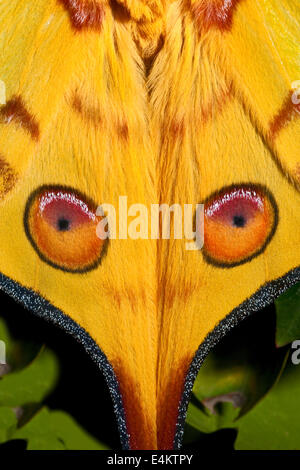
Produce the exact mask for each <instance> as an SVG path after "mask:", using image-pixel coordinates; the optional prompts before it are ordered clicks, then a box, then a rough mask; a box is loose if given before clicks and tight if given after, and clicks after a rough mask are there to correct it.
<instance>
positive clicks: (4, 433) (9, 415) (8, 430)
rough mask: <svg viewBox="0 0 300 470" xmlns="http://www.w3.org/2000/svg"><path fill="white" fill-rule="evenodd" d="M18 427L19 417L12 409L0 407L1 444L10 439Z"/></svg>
mask: <svg viewBox="0 0 300 470" xmlns="http://www.w3.org/2000/svg"><path fill="white" fill-rule="evenodd" d="M16 427H17V417H16V414H15V413H14V411H13V410H12V408H8V407H4V406H1V407H0V444H2V443H3V442H6V441H7V440H8V439H10V437H11V435H12V434H13V432H14V431H15V429H16Z"/></svg>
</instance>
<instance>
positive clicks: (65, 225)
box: [57, 217, 70, 232]
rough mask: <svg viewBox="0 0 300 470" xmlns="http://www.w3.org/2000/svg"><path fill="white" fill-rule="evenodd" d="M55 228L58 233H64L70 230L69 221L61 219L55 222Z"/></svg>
mask: <svg viewBox="0 0 300 470" xmlns="http://www.w3.org/2000/svg"><path fill="white" fill-rule="evenodd" d="M57 228H58V230H59V231H60V232H65V231H67V230H69V228H70V221H69V220H67V219H65V218H64V217H61V218H60V219H58V221H57Z"/></svg>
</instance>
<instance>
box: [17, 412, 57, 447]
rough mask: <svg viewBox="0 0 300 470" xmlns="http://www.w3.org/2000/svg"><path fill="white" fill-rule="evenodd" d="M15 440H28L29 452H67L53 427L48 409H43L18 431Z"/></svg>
mask: <svg viewBox="0 0 300 470" xmlns="http://www.w3.org/2000/svg"><path fill="white" fill-rule="evenodd" d="M13 438H14V439H24V440H26V441H27V449H28V450H65V446H64V444H63V443H62V442H61V441H60V439H59V437H58V436H57V435H56V433H55V430H54V429H53V427H52V423H51V419H50V413H49V410H48V409H47V408H43V409H42V410H41V411H40V412H39V413H37V414H36V415H35V416H34V417H33V418H32V419H31V420H30V421H29V422H28V423H27V424H26V425H25V426H23V427H22V428H20V429H18V430H17V431H16V432H15V434H14V435H13Z"/></svg>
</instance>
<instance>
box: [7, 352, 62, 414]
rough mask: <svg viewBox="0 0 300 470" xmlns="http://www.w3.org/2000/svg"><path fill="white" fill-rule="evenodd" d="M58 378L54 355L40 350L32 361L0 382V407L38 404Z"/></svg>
mask: <svg viewBox="0 0 300 470" xmlns="http://www.w3.org/2000/svg"><path fill="white" fill-rule="evenodd" d="M57 377H58V362H57V359H56V357H55V355H54V354H53V353H52V352H51V351H50V350H49V349H46V348H42V349H41V351H40V352H39V354H38V355H37V356H36V358H35V359H34V361H33V362H32V363H31V364H29V365H28V366H27V367H25V368H24V369H22V370H19V371H14V372H12V373H10V374H7V375H5V376H4V377H3V378H2V379H1V380H0V406H12V407H17V406H22V405H25V404H28V403H40V402H41V401H42V400H43V399H44V398H45V397H46V396H47V395H48V394H49V393H50V392H51V391H52V390H53V388H54V386H55V384H56V380H57Z"/></svg>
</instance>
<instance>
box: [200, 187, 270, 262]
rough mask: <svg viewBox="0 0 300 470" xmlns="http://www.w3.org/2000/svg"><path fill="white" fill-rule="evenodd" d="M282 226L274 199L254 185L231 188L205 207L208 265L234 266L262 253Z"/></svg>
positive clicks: (262, 188)
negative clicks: (277, 229) (278, 227)
mask: <svg viewBox="0 0 300 470" xmlns="http://www.w3.org/2000/svg"><path fill="white" fill-rule="evenodd" d="M277 223H278V209H277V205H276V202H275V199H274V197H273V196H272V195H271V194H270V192H269V191H267V190H266V189H265V188H264V187H262V186H260V185H254V184H245V185H237V186H230V187H228V188H224V189H223V190H221V191H220V192H219V193H217V194H213V195H212V196H211V197H210V198H208V199H207V200H206V202H205V204H204V247H203V255H204V257H205V259H206V261H207V262H209V263H211V264H214V265H216V266H220V267H233V266H237V265H240V264H243V263H246V262H247V261H250V260H251V259H253V258H254V257H256V256H258V255H259V254H261V253H262V252H263V251H264V249H265V248H266V246H267V245H268V243H269V242H270V240H271V238H272V237H273V235H274V233H275V230H276V227H277Z"/></svg>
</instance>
